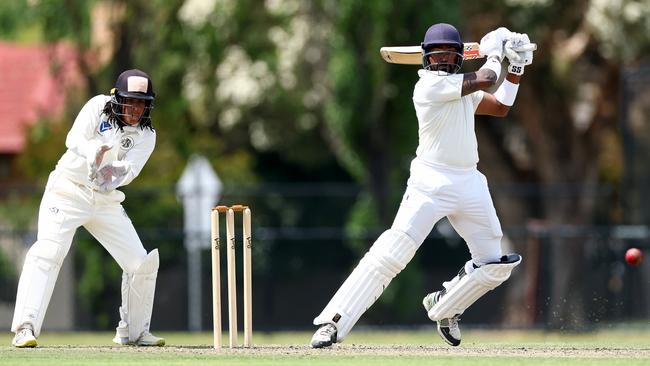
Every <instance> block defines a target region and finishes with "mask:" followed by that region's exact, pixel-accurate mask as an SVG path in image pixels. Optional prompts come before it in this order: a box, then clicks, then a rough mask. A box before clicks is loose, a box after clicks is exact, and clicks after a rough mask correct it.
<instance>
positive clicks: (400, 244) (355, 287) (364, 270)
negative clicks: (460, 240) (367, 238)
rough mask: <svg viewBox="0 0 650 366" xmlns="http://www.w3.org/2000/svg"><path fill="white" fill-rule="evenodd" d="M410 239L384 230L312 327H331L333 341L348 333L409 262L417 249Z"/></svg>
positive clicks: (393, 231)
mask: <svg viewBox="0 0 650 366" xmlns="http://www.w3.org/2000/svg"><path fill="white" fill-rule="evenodd" d="M418 246H419V244H417V243H416V242H415V241H414V240H413V239H412V238H411V237H410V236H408V235H407V234H406V233H404V232H402V231H399V230H394V229H390V230H386V231H385V232H384V233H383V234H381V236H380V237H379V238H378V239H377V241H375V243H374V244H373V246H372V247H371V248H370V250H369V251H368V253H366V255H365V256H364V257H363V258H362V259H361V261H360V262H359V264H358V265H357V267H356V268H355V269H354V271H352V273H351V274H350V276H349V277H348V278H347V280H345V282H344V283H343V285H341V287H340V288H339V290H338V291H337V292H336V294H335V295H334V297H332V300H330V302H329V304H327V306H326V307H325V309H324V310H323V312H322V313H321V314H320V315H318V316H317V317H316V318H315V319H314V325H321V324H327V323H331V324H334V325H335V326H336V328H337V340H342V339H343V338H345V336H346V335H347V334H348V333H349V332H350V330H351V329H352V327H353V326H354V324H356V322H357V321H358V320H359V317H361V315H362V314H363V313H364V312H365V311H366V310H367V309H368V308H369V307H370V306H371V305H372V304H373V303H374V302H375V301H376V300H377V298H379V295H381V293H382V292H383V291H384V289H385V288H386V287H387V286H388V284H389V283H390V281H391V280H392V279H393V278H394V277H395V276H396V275H397V274H398V273H400V272H401V271H402V270H403V269H404V267H406V265H407V264H408V263H409V262H410V261H411V259H412V258H413V255H415V252H416V250H417V248H418Z"/></svg>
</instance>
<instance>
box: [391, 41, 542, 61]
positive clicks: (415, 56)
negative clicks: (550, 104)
mask: <svg viewBox="0 0 650 366" xmlns="http://www.w3.org/2000/svg"><path fill="white" fill-rule="evenodd" d="M478 46H479V44H478V42H467V43H465V44H464V49H463V56H464V59H465V60H475V59H477V58H482V57H485V55H481V54H480V53H479V52H478ZM531 48H532V51H534V50H536V49H537V45H536V44H534V43H531ZM379 53H380V54H381V58H383V59H384V61H386V62H389V63H391V64H402V65H422V47H420V46H394V47H382V48H381V49H379Z"/></svg>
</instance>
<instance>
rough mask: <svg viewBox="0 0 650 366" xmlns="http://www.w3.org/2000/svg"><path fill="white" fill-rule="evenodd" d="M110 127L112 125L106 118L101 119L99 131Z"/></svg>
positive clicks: (101, 131)
mask: <svg viewBox="0 0 650 366" xmlns="http://www.w3.org/2000/svg"><path fill="white" fill-rule="evenodd" d="M112 128H113V126H112V125H111V124H110V123H109V122H108V120H106V119H104V120H102V123H100V124H99V133H100V134H101V133H104V132H106V131H108V130H110V129H112Z"/></svg>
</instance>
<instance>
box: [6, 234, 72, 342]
mask: <svg viewBox="0 0 650 366" xmlns="http://www.w3.org/2000/svg"><path fill="white" fill-rule="evenodd" d="M65 254H66V253H64V252H63V248H62V247H61V245H59V244H58V243H56V242H53V241H49V240H38V241H37V242H36V243H34V245H32V247H31V248H30V249H29V251H28V252H27V255H26V256H25V264H24V265H23V271H22V274H21V275H20V281H19V282H18V292H17V294H16V310H15V312H14V318H13V322H12V325H11V331H12V332H16V331H17V330H18V328H19V327H20V326H21V325H23V324H24V323H30V324H31V325H32V327H33V330H34V336H35V337H38V336H39V335H40V333H41V327H42V326H43V320H44V319H45V311H46V310H47V306H48V304H49V303H50V299H51V298H52V291H53V290H54V284H55V283H56V278H57V277H58V276H59V270H60V269H61V264H62V263H63V259H64V257H65Z"/></svg>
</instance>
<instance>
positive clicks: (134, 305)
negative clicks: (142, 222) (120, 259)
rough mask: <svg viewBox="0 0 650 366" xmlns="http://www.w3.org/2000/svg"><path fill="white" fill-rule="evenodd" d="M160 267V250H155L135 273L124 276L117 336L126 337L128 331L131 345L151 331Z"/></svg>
mask: <svg viewBox="0 0 650 366" xmlns="http://www.w3.org/2000/svg"><path fill="white" fill-rule="evenodd" d="M158 266H159V258H158V249H154V250H152V251H151V252H150V253H149V254H147V256H146V257H145V259H144V261H143V262H142V263H141V264H140V267H138V269H137V270H136V271H135V272H134V273H124V274H122V306H121V307H120V318H121V320H120V324H119V326H118V327H117V334H118V336H119V337H124V336H126V329H128V337H129V342H131V343H132V342H135V341H136V340H138V338H140V336H141V335H142V333H143V332H145V331H147V332H148V331H149V325H150V323H151V313H152V311H153V298H154V293H155V290H156V277H157V276H158Z"/></svg>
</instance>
